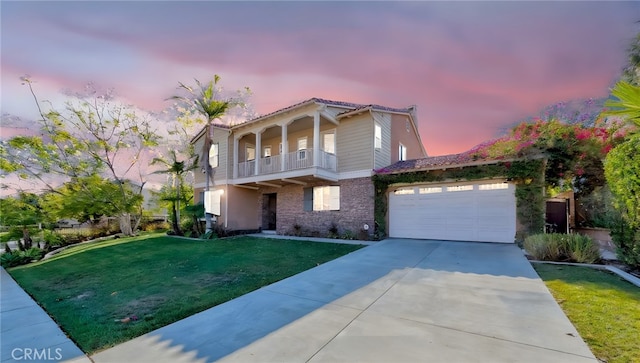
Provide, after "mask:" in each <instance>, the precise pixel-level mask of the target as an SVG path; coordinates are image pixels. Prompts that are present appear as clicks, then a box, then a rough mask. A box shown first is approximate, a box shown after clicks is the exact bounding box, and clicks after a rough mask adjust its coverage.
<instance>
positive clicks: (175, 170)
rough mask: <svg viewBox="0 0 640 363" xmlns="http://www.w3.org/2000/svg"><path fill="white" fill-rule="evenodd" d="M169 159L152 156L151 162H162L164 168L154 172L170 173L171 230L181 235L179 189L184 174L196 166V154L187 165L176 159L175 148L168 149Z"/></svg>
mask: <svg viewBox="0 0 640 363" xmlns="http://www.w3.org/2000/svg"><path fill="white" fill-rule="evenodd" d="M169 155H170V160H168V161H167V160H165V159H161V158H154V159H153V161H152V162H151V164H152V165H154V164H158V163H160V164H163V165H164V166H166V169H163V170H158V171H155V172H154V174H170V175H171V188H172V189H173V190H175V191H176V195H175V196H171V197H170V198H168V199H167V200H169V201H171V208H172V210H173V213H172V218H171V224H172V226H173V232H174V233H175V234H176V235H178V236H181V235H182V230H180V190H181V188H182V184H183V182H184V174H186V173H187V172H189V171H191V170H194V169H196V168H197V167H198V156H197V155H196V157H195V159H194V162H193V163H192V164H191V165H187V164H186V163H185V162H184V161H178V157H177V155H176V151H175V150H170V151H169Z"/></svg>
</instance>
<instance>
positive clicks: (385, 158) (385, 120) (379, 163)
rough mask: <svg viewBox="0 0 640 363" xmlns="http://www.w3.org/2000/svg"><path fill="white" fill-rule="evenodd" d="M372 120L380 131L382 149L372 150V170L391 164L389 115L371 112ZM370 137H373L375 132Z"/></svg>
mask: <svg viewBox="0 0 640 363" xmlns="http://www.w3.org/2000/svg"><path fill="white" fill-rule="evenodd" d="M373 120H374V121H375V123H376V124H378V125H380V128H381V130H382V147H381V148H380V149H374V160H375V166H374V168H375V169H379V168H383V167H385V166H388V165H390V164H391V115H390V114H388V113H381V112H373ZM372 137H375V130H374V134H373V136H372Z"/></svg>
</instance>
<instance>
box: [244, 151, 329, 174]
mask: <svg viewBox="0 0 640 363" xmlns="http://www.w3.org/2000/svg"><path fill="white" fill-rule="evenodd" d="M283 156H284V157H283ZM283 161H284V163H285V167H284V168H282V162H283ZM255 163H256V161H255V160H249V161H244V162H241V163H238V178H246V177H249V176H255V175H256V164H255ZM259 163H260V165H259V175H264V174H273V173H279V172H282V171H289V170H297V169H306V168H311V167H313V149H306V150H298V151H294V152H290V153H288V154H284V155H275V156H269V157H266V158H261V159H260V160H259ZM337 166H338V163H337V158H336V155H335V154H331V153H328V152H326V151H323V150H320V157H319V165H318V167H319V168H322V169H326V170H330V171H334V172H335V171H337Z"/></svg>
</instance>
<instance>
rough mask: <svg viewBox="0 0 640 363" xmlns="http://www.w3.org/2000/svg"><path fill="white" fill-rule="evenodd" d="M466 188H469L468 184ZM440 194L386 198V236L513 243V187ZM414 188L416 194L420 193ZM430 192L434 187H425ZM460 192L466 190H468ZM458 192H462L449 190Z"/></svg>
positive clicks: (476, 188)
mask: <svg viewBox="0 0 640 363" xmlns="http://www.w3.org/2000/svg"><path fill="white" fill-rule="evenodd" d="M467 185H468V184H467ZM447 186H451V185H442V186H436V187H442V190H443V191H442V192H440V193H424V194H399V195H396V194H394V193H391V194H390V196H389V235H390V236H391V237H400V238H426V239H444V240H464V241H483V242H505V243H513V242H514V236H515V225H516V216H515V204H516V201H515V193H514V191H515V186H514V185H513V184H509V185H508V188H505V187H504V185H498V186H497V188H496V189H492V190H481V189H480V188H479V185H478V184H476V185H474V186H473V190H462V191H447ZM419 188H421V187H420V186H419V187H417V188H416V189H414V190H416V191H419V190H421V189H419ZM424 188H425V190H433V189H432V188H434V186H424ZM463 188H469V187H468V186H466V187H463ZM451 189H461V188H455V185H454V188H451Z"/></svg>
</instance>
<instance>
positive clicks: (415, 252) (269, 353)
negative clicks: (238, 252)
mask: <svg viewBox="0 0 640 363" xmlns="http://www.w3.org/2000/svg"><path fill="white" fill-rule="evenodd" d="M91 358H92V359H93V360H94V361H95V362H96V363H102V362H124V361H127V362H211V361H216V360H222V361H227V362H276V361H277V362H285V361H286V362H537V363H538V362H593V363H596V362H597V360H596V359H595V358H594V356H593V355H592V353H591V352H590V351H589V349H588V347H587V346H586V344H585V343H584V342H583V341H582V339H581V338H580V336H579V335H578V333H577V331H576V330H575V328H574V327H573V325H571V323H570V322H569V320H568V319H567V317H566V316H565V315H564V313H563V312H562V310H561V309H560V307H559V306H558V304H557V303H556V302H555V300H554V299H553V297H552V296H551V294H550V293H549V291H548V290H547V288H546V287H545V285H544V283H543V282H542V281H541V280H540V278H539V277H538V276H537V274H536V273H535V271H534V270H533V268H532V267H531V265H530V264H529V262H528V261H527V260H526V259H525V258H524V256H523V254H522V251H521V250H520V249H518V248H517V247H516V246H515V245H504V244H488V243H465V242H438V241H417V240H398V239H388V240H385V241H383V242H379V243H377V244H375V245H372V246H369V247H366V248H363V249H361V250H358V251H355V252H353V253H351V254H349V255H346V256H344V257H342V258H339V259H336V260H334V261H331V262H328V263H326V264H323V265H320V266H318V267H316V268H314V269H311V270H308V271H305V272H303V273H300V274H298V275H295V276H292V277H290V278H288V279H285V280H282V281H280V282H277V283H274V284H272V285H269V286H266V287H264V288H261V289H259V290H256V291H254V292H252V293H250V294H247V295H244V296H242V297H239V298H237V299H235V300H232V301H229V302H227V303H225V304H222V305H219V306H217V307H214V308H211V309H209V310H206V311H204V312H201V313H199V314H196V315H193V316H191V317H189V318H186V319H184V320H181V321H178V322H176V323H174V324H171V325H168V326H166V327H163V328H160V329H158V330H156V331H153V332H151V333H148V334H146V335H144V336H141V337H139V338H136V339H133V340H131V341H129V342H126V343H123V344H121V345H118V346H116V347H113V348H110V349H107V350H105V351H102V352H99V353H97V354H95V355H93V356H92V357H91Z"/></svg>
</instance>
